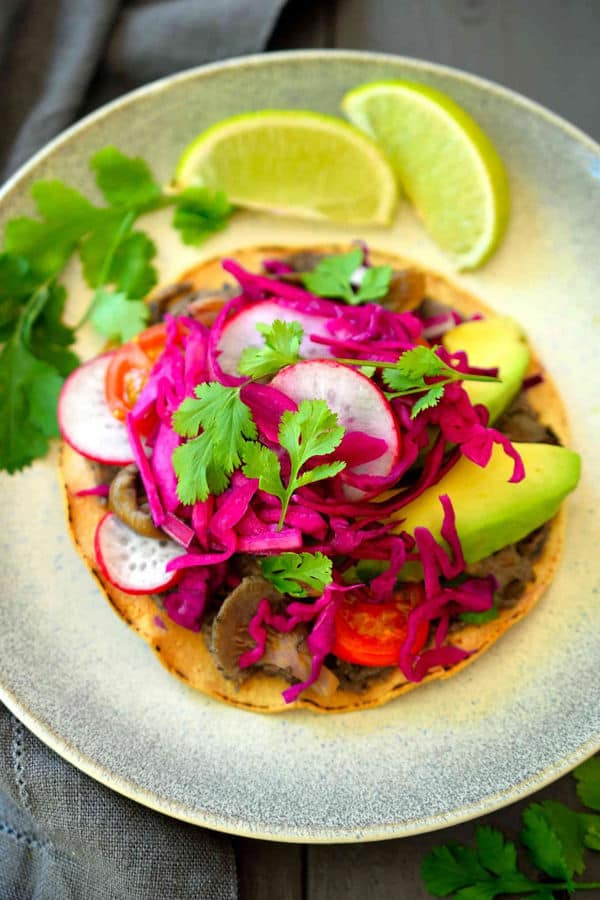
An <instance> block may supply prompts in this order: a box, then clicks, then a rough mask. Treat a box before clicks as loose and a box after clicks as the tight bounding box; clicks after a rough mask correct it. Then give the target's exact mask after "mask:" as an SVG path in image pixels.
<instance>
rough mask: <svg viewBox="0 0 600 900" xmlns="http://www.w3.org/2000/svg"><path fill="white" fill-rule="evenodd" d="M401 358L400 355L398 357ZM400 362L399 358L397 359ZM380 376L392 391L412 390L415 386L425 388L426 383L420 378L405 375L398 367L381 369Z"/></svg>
mask: <svg viewBox="0 0 600 900" xmlns="http://www.w3.org/2000/svg"><path fill="white" fill-rule="evenodd" d="M400 359H402V357H400ZM398 362H400V360H398ZM381 377H382V378H383V380H384V382H385V383H386V384H387V386H388V387H389V388H391V389H392V390H393V391H401V392H402V391H414V390H415V389H417V388H421V389H422V390H424V391H426V390H427V384H426V383H425V381H424V380H423V379H422V378H414V377H413V376H412V375H406V373H405V372H403V371H401V369H400V368H398V369H383V370H382V372H381Z"/></svg>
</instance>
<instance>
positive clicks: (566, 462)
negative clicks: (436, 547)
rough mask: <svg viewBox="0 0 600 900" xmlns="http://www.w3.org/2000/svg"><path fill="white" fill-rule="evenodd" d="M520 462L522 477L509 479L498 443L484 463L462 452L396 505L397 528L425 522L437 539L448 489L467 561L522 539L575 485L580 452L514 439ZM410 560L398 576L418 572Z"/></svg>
mask: <svg viewBox="0 0 600 900" xmlns="http://www.w3.org/2000/svg"><path fill="white" fill-rule="evenodd" d="M513 446H514V447H515V449H516V450H517V451H518V452H519V453H520V455H521V459H522V460H523V464H524V466H525V478H524V479H523V480H522V481H520V482H517V483H514V484H513V483H511V482H510V481H509V480H508V479H509V478H510V477H511V473H512V467H513V463H512V460H511V459H509V457H507V456H506V454H505V453H504V451H503V450H502V448H501V447H500V446H498V445H496V446H495V447H494V451H493V453H492V457H491V459H490V461H489V463H488V465H487V466H485V468H481V467H480V466H477V465H475V463H472V462H470V461H469V460H468V459H466V458H465V457H464V456H463V457H461V458H460V460H459V461H458V462H457V463H456V465H455V466H454V467H453V468H452V469H451V470H450V471H449V472H448V473H447V474H446V475H445V476H444V477H443V478H442V479H441V480H440V481H439V482H438V483H437V484H436V485H433V487H430V488H429V489H428V490H426V491H424V493H423V494H421V496H420V497H417V498H416V499H415V500H413V501H412V503H409V504H408V505H407V506H405V507H404V508H403V509H401V510H399V511H398V513H397V516H398V520H399V521H398V528H397V529H396V530H397V531H407V532H408V533H409V534H414V530H415V528H417V527H418V526H423V527H425V528H428V529H429V530H430V531H431V533H432V534H433V537H434V538H435V539H436V541H440V540H441V535H440V533H441V527H442V520H443V509H442V505H441V503H440V501H439V497H440V496H441V495H443V494H447V495H448V497H450V500H451V501H452V506H453V509H454V512H455V515H456V529H457V532H458V536H459V538H460V542H461V545H462V549H463V553H464V556H465V560H466V562H467V563H474V562H478V561H479V560H481V559H485V557H486V556H489V555H490V554H491V553H495V552H496V551H497V550H500V549H501V548H502V547H505V546H506V545H507V544H512V543H514V542H515V541H519V540H521V538H524V537H525V536H526V535H528V534H529V533H530V532H531V531H534V530H535V529H536V528H539V526H540V525H543V523H544V522H547V521H548V520H549V519H551V518H552V517H553V516H554V515H555V514H556V513H557V512H558V509H559V507H560V505H561V503H562V501H563V500H564V498H565V497H566V496H567V494H569V493H570V492H571V491H572V490H573V489H574V488H575V487H576V485H577V482H578V481H579V473H580V458H579V455H578V454H577V453H575V452H574V451H572V450H568V449H567V448H566V447H559V446H555V445H553V444H517V443H515V444H513ZM414 568H415V567H414V566H411V570H410V571H403V572H402V573H401V577H406V578H412V577H418V574H417V573H416V572H414V571H413V569H414Z"/></svg>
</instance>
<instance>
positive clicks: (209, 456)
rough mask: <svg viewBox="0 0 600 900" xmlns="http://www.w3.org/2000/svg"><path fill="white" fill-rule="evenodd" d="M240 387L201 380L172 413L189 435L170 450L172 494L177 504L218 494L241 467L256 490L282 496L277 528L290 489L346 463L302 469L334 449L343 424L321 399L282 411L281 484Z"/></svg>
mask: <svg viewBox="0 0 600 900" xmlns="http://www.w3.org/2000/svg"><path fill="white" fill-rule="evenodd" d="M241 390H242V386H240V387H226V386H225V385H222V384H220V383H219V382H216V381H210V382H205V383H203V384H200V385H198V386H197V387H196V389H195V396H194V397H188V398H187V399H185V400H184V401H183V402H182V403H181V405H180V406H179V408H178V409H177V410H176V411H175V413H174V415H173V428H174V430H175V431H176V432H177V434H179V435H181V437H183V438H188V440H187V441H186V442H185V443H182V444H181V445H180V446H179V447H178V448H177V449H176V450H175V452H174V453H173V468H174V470H175V475H176V476H177V495H178V497H179V499H180V500H181V502H182V503H186V504H192V503H195V502H196V501H198V500H206V498H207V497H208V495H209V494H214V495H219V494H222V493H223V491H224V490H225V489H226V488H227V486H228V485H229V482H230V478H231V475H232V473H233V472H234V471H235V470H236V469H239V468H240V467H241V468H242V471H243V473H244V475H246V477H248V478H257V479H259V486H260V488H261V490H263V491H266V492H267V493H269V494H272V495H273V496H274V497H278V498H279V500H281V518H280V521H279V526H278V527H279V529H281V528H282V527H283V523H284V520H285V515H286V512H287V509H288V506H289V502H290V500H291V497H292V494H293V493H294V491H296V490H298V488H300V487H302V486H303V485H305V484H311V483H312V482H315V481H320V480H321V479H323V478H330V477H332V476H334V475H337V473H338V472H341V470H342V469H343V468H344V467H345V465H346V463H345V462H343V461H336V462H331V463H322V464H321V465H317V466H314V467H313V468H308V469H305V471H303V472H301V469H302V468H303V467H304V466H306V464H307V463H309V462H310V461H312V460H313V458H314V457H318V456H323V455H325V454H328V453H331V452H333V450H335V448H336V447H337V446H338V444H339V443H340V441H341V440H342V437H343V436H344V428H343V427H342V426H341V425H338V424H337V416H336V415H335V413H332V412H331V410H330V409H329V407H328V406H327V404H326V403H325V401H324V400H303V401H302V403H301V404H300V406H299V407H298V410H297V411H296V412H291V411H287V412H284V413H283V415H282V417H281V422H280V425H279V432H278V436H279V442H280V444H281V447H282V448H283V449H284V450H286V451H287V453H288V455H289V460H290V474H289V478H288V479H287V484H284V483H283V480H282V473H281V463H280V460H279V458H278V456H277V454H276V453H275V452H274V451H273V450H271V449H270V448H268V447H265V446H264V445H263V444H260V443H258V441H256V437H257V429H256V424H255V422H254V419H253V418H252V412H251V410H250V407H249V406H248V405H247V404H246V403H244V401H243V400H242V397H241Z"/></svg>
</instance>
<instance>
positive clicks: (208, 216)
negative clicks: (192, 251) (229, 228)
mask: <svg viewBox="0 0 600 900" xmlns="http://www.w3.org/2000/svg"><path fill="white" fill-rule="evenodd" d="M175 204H176V205H175V212H174V214H173V227H174V228H176V229H177V230H178V231H179V233H180V235H181V240H182V241H183V243H184V244H192V245H193V244H200V243H201V242H202V241H204V240H206V238H207V237H209V235H211V234H214V232H215V231H222V230H223V228H225V226H226V225H227V222H228V221H229V219H230V217H231V214H232V213H233V207H232V206H231V205H230V204H229V201H228V200H227V197H226V196H225V194H224V193H223V191H214V192H213V191H211V190H210V189H209V188H206V187H190V188H186V189H185V190H184V191H182V192H181V193H180V194H178V195H177V197H176V198H175Z"/></svg>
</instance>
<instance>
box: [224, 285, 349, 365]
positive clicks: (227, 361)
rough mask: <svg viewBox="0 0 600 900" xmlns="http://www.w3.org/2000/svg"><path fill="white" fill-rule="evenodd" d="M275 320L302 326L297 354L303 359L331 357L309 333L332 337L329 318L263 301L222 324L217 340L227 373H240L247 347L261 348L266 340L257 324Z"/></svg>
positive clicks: (247, 307) (266, 323)
mask: <svg viewBox="0 0 600 900" xmlns="http://www.w3.org/2000/svg"><path fill="white" fill-rule="evenodd" d="M275 319H280V320H281V321H282V322H299V323H300V325H302V328H303V329H304V337H303V339H302V343H301V344H300V356H302V357H303V358H305V359H323V358H324V357H328V356H331V351H330V350H329V348H328V347H327V346H326V345H325V344H314V343H313V342H312V341H311V340H310V338H309V335H311V334H317V335H319V336H328V337H331V335H330V334H329V332H328V331H327V328H326V323H327V321H328V319H326V318H325V317H324V316H313V315H310V314H308V313H303V312H300V311H299V310H297V309H290V307H289V306H282V305H281V304H279V303H277V302H276V301H274V300H263V301H259V302H258V303H253V304H252V306H246V307H244V309H242V310H240V312H239V313H237V315H235V316H233V317H232V318H231V319H230V320H229V321H228V322H227V323H226V324H225V326H224V328H223V333H222V334H221V338H220V340H219V345H218V349H219V357H218V359H219V365H220V366H221V368H222V369H223V371H224V372H227V374H228V375H239V374H240V372H239V369H238V363H239V361H240V356H241V355H242V353H243V352H244V350H245V349H246V347H262V346H263V345H264V343H265V339H264V337H263V336H262V334H261V333H260V332H259V331H258V330H257V328H256V326H257V325H258V324H261V323H262V324H265V325H270V324H271V323H272V322H274V321H275Z"/></svg>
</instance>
